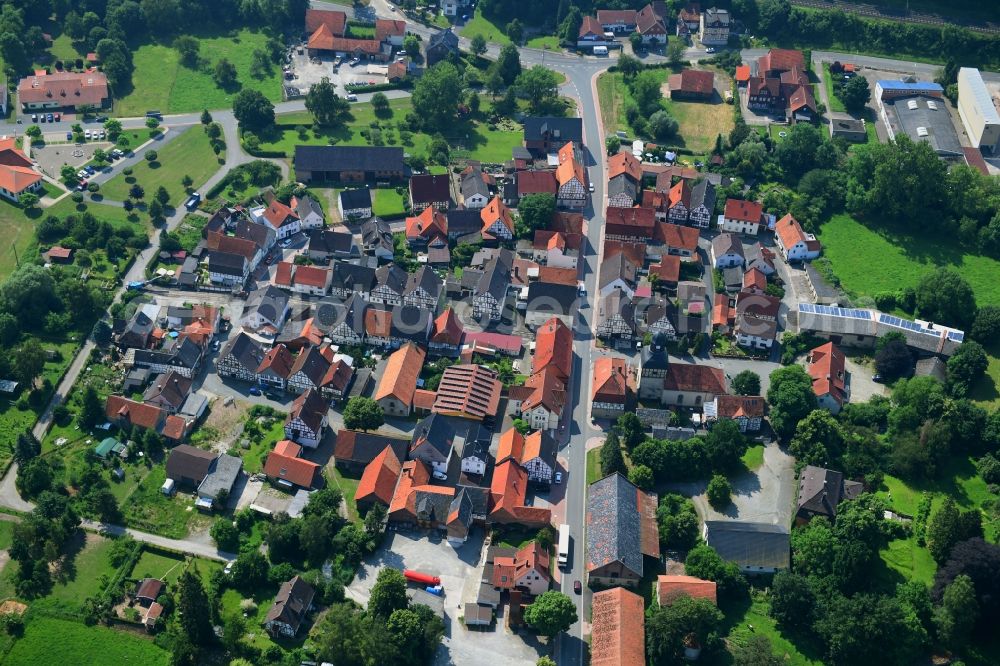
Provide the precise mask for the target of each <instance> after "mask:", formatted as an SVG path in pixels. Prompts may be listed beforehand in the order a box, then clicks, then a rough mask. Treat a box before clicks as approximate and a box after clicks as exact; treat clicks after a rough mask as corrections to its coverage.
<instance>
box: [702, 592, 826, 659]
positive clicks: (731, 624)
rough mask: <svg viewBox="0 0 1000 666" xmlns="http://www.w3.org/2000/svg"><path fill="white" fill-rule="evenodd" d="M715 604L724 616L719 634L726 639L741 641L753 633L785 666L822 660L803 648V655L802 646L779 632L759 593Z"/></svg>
mask: <svg viewBox="0 0 1000 666" xmlns="http://www.w3.org/2000/svg"><path fill="white" fill-rule="evenodd" d="M719 607H720V609H721V610H722V612H723V613H725V616H726V617H725V620H723V626H722V627H721V628H720V630H719V635H720V636H722V637H723V638H724V639H725V640H726V642H728V643H742V642H745V641H747V640H749V639H750V637H752V636H753V635H754V634H761V635H763V636H766V637H767V638H768V640H770V641H771V649H772V650H773V651H774V652H775V654H777V655H779V656H780V657H781V659H782V662H783V663H785V664H788V665H789V666H820V665H821V664H822V663H823V662H822V660H820V659H819V658H818V655H816V654H813V653H812V652H811V651H808V650H807V653H805V654H804V653H803V652H802V651H801V649H802V646H800V645H796V644H793V643H792V642H791V641H789V640H788V639H787V638H786V637H785V636H784V635H783V634H782V633H781V630H780V629H778V627H777V625H775V623H774V620H773V619H772V618H771V616H770V615H768V610H769V605H768V602H767V598H766V597H764V596H763V595H759V596H755V597H754V598H752V599H748V600H741V601H738V602H725V601H723V602H722V603H720V604H719ZM749 625H753V631H750V628H749Z"/></svg>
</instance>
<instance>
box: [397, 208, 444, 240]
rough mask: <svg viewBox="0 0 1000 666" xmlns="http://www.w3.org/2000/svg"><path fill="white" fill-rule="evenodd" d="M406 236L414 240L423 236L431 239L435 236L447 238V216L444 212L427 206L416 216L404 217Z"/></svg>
mask: <svg viewBox="0 0 1000 666" xmlns="http://www.w3.org/2000/svg"><path fill="white" fill-rule="evenodd" d="M406 238H407V239H408V240H415V239H417V238H424V239H426V240H433V239H435V238H444V239H447V238H448V218H447V217H446V216H445V214H444V213H442V212H441V211H439V210H437V209H436V208H434V206H427V207H426V208H424V210H423V212H421V213H420V215H417V216H416V217H408V218H406Z"/></svg>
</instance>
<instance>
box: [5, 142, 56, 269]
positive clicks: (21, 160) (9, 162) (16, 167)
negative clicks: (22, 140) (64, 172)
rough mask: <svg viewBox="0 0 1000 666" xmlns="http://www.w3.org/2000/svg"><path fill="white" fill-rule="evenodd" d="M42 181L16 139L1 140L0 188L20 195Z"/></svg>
mask: <svg viewBox="0 0 1000 666" xmlns="http://www.w3.org/2000/svg"><path fill="white" fill-rule="evenodd" d="M41 179H42V175H41V174H40V173H38V172H37V171H35V170H34V169H32V162H31V160H30V159H28V156H27V155H25V154H24V153H23V152H21V151H20V150H19V149H18V148H17V145H16V144H15V143H14V139H0V187H2V188H4V189H5V190H7V191H8V192H14V193H15V194H20V193H21V192H23V191H24V190H26V189H27V188H29V187H31V186H32V185H34V184H35V183H37V182H38V181H40V180H41ZM50 256H51V255H50Z"/></svg>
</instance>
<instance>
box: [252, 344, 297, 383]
mask: <svg viewBox="0 0 1000 666" xmlns="http://www.w3.org/2000/svg"><path fill="white" fill-rule="evenodd" d="M293 365H295V357H294V356H292V352H290V351H288V347H286V346H285V345H282V344H278V345H275V346H274V347H271V348H270V349H268V350H267V353H266V354H264V359H263V360H262V361H261V362H260V367H258V368H257V373H258V374H260V373H262V372H264V371H265V370H270V371H271V372H273V373H274V374H276V375H277V376H279V377H283V378H285V379H288V378H289V377H290V376H291V375H292V366H293Z"/></svg>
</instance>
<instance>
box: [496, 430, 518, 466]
mask: <svg viewBox="0 0 1000 666" xmlns="http://www.w3.org/2000/svg"><path fill="white" fill-rule="evenodd" d="M523 453H524V435H522V434H521V433H519V432H518V431H517V429H515V428H510V429H509V430H505V431H504V432H503V434H502V435H500V443H499V445H498V447H497V457H496V461H497V463H498V464H499V463H502V462H503V461H504V460H506V459H507V458H513V459H514V460H516V461H518V462H520V461H521V460H522V458H521V455H522V454H523Z"/></svg>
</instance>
